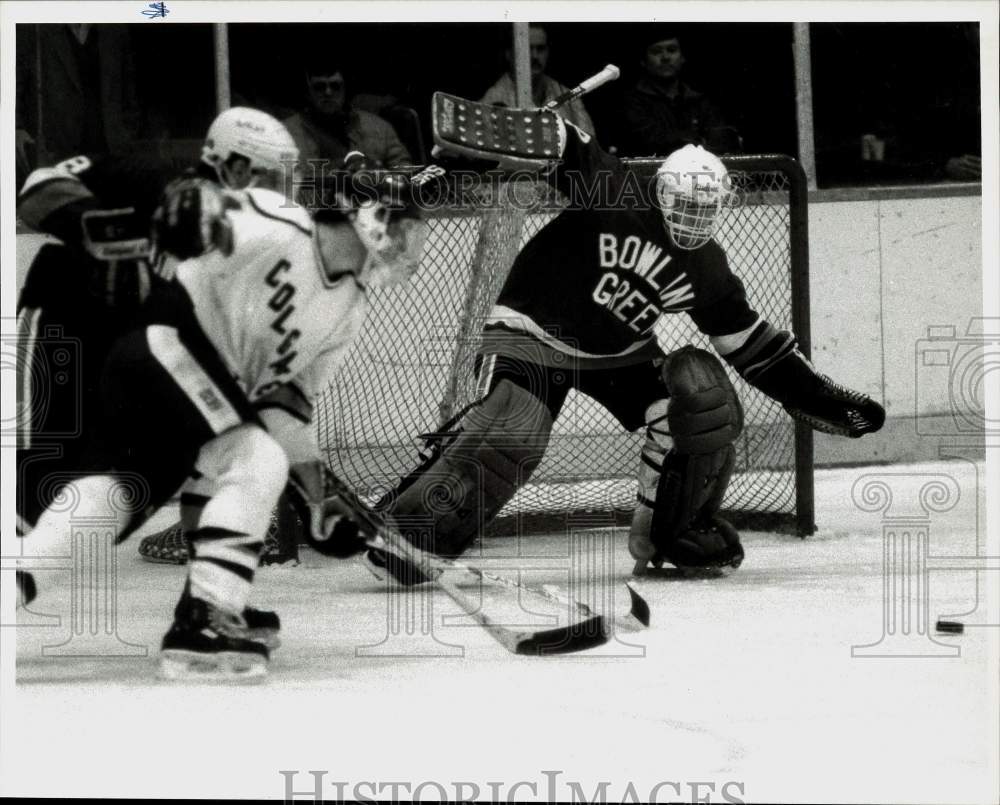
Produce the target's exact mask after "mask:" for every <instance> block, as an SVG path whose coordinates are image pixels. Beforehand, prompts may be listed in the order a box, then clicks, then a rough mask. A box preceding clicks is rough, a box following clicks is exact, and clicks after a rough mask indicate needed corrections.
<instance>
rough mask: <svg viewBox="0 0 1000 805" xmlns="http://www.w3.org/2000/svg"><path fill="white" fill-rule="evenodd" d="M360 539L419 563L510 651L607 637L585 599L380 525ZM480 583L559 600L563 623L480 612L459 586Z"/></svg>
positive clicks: (580, 644)
mask: <svg viewBox="0 0 1000 805" xmlns="http://www.w3.org/2000/svg"><path fill="white" fill-rule="evenodd" d="M366 544H367V545H368V546H369V547H371V548H374V549H376V550H380V551H385V552H388V553H391V554H393V555H394V556H396V557H397V558H399V559H400V560H402V561H404V562H407V563H409V564H411V565H414V566H416V567H417V568H419V569H420V571H421V572H422V573H424V574H425V575H426V576H428V577H429V578H430V580H431V581H432V582H433V583H434V584H436V585H437V586H438V587H439V588H440V589H441V590H443V591H444V592H445V593H446V594H447V595H448V597H449V598H451V600H452V601H454V602H455V603H456V604H458V606H459V607H460V608H461V609H462V610H463V611H464V612H465V613H466V614H467V615H469V617H471V618H472V619H473V620H474V621H475V622H476V623H478V624H479V625H480V626H482V627H483V628H484V629H485V630H486V631H487V632H489V633H490V635H492V636H493V638H494V639H496V641H497V642H498V643H500V644H501V645H502V646H503V647H504V648H506V649H507V650H508V651H510V652H512V653H514V654H531V655H536V656H540V655H546V654H566V653H570V652H574V651H581V650H583V649H587V648H593V647H594V646H599V645H602V644H604V643H606V642H607V641H608V631H607V627H606V625H605V621H604V616H603V615H598V614H596V613H595V612H594V611H593V610H591V609H590V607H588V606H587V605H586V604H582V603H580V602H578V601H571V600H569V599H566V598H563V597H562V596H560V595H558V594H555V593H552V592H549V591H548V590H542V589H538V588H535V587H529V586H527V585H525V584H522V583H520V582H517V581H514V580H513V579H508V578H505V577H503V576H498V575H497V574H495V573H491V572H489V571H487V570H482V569H480V568H478V567H474V566H472V565H465V564H462V563H460V562H455V561H452V560H449V559H444V558H443V557H440V556H436V555H434V554H430V553H427V552H426V551H422V550H420V549H419V548H417V547H416V546H415V545H412V544H410V543H409V542H408V541H407V540H406V539H404V538H403V537H402V536H400V535H398V534H396V533H395V532H394V531H392V530H391V529H388V528H386V527H385V526H379V528H378V532H377V535H376V536H375V537H372V538H369V539H368V540H367V541H366ZM483 582H492V583H493V584H496V585H498V586H499V587H502V588H504V589H506V590H508V591H513V592H514V593H515V595H516V597H517V599H518V601H521V602H523V601H524V599H525V598H528V599H531V598H537V599H544V600H546V601H550V602H553V603H556V604H560V605H561V606H563V607H565V608H566V610H567V617H568V618H569V621H568V622H567V623H566V624H565V625H563V626H556V627H551V628H550V627H539V628H531V627H511V626H507V625H504V624H503V623H500V622H499V620H498V619H497V618H496V617H494V616H492V615H491V614H490V613H489V612H487V611H486V608H485V606H484V602H483V601H482V600H481V598H480V597H479V596H478V595H476V594H471V593H468V592H466V591H465V590H464V589H462V588H463V587H469V586H475V587H477V588H478V587H479V586H480V585H481V584H482V583H483ZM643 603H645V602H643Z"/></svg>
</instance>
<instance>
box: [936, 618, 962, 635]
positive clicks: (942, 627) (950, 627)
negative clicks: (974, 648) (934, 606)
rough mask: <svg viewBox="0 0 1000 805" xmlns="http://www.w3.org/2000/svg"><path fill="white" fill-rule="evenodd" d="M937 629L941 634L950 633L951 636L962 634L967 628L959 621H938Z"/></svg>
mask: <svg viewBox="0 0 1000 805" xmlns="http://www.w3.org/2000/svg"><path fill="white" fill-rule="evenodd" d="M935 628H936V629H937V630H938V631H939V632H949V633H951V634H962V632H964V631H965V626H964V625H963V624H961V623H959V622H958V621H938V622H937V624H936V626H935Z"/></svg>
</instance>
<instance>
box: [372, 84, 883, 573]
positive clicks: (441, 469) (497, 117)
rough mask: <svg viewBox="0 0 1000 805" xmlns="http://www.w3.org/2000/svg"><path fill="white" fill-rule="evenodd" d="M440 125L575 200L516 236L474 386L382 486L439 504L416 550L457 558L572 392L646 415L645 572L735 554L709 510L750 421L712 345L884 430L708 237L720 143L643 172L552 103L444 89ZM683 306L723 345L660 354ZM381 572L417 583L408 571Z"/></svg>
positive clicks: (465, 149) (420, 509)
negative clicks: (465, 401)
mask: <svg viewBox="0 0 1000 805" xmlns="http://www.w3.org/2000/svg"><path fill="white" fill-rule="evenodd" d="M463 121H464V122H463ZM434 124H435V139H436V141H437V143H438V145H439V146H440V147H442V148H444V149H446V150H451V151H454V152H458V153H460V154H463V155H465V156H479V157H481V158H488V159H495V160H498V161H499V162H500V163H501V165H503V164H513V165H516V166H518V167H519V168H523V167H524V165H525V164H534V165H535V166H537V168H538V169H539V170H540V171H541V175H542V176H543V177H544V178H545V180H546V181H547V182H548V183H549V184H550V185H552V186H553V187H555V188H556V189H557V190H559V191H561V192H562V193H563V194H564V195H565V196H566V197H567V198H569V199H570V205H569V206H568V208H566V209H565V210H564V211H563V212H561V213H560V214H559V215H558V216H557V217H556V218H554V219H553V220H552V221H551V222H550V223H548V224H547V225H546V226H545V227H544V228H543V229H541V230H540V231H539V232H538V233H537V234H536V235H535V236H534V237H533V238H532V239H531V240H530V241H528V243H527V244H525V246H524V247H523V248H522V250H521V251H520V253H519V254H518V256H517V258H516V260H515V262H514V264H513V267H512V269H511V271H510V273H509V275H508V277H507V280H506V282H505V284H504V286H503V288H502V290H501V292H500V295H499V298H498V299H497V301H496V303H495V305H494V306H493V308H492V310H491V312H490V313H489V315H488V317H487V320H486V323H485V327H484V330H483V333H482V343H481V347H480V349H479V353H478V357H477V366H478V381H479V382H478V388H479V389H480V395H481V396H480V397H479V399H478V400H477V401H476V402H475V403H474V404H473V405H472V406H471V407H470V408H468V409H467V410H466V411H465V412H464V414H463V416H462V417H461V419H460V420H459V421H458V422H457V423H455V426H454V427H453V428H448V429H447V432H446V433H442V434H436V435H435V443H434V444H433V445H432V448H431V449H430V450H429V451H426V456H427V457H426V460H425V461H424V462H423V463H422V464H421V465H420V466H418V467H417V468H416V469H415V470H413V471H412V472H411V473H410V474H409V475H408V476H407V477H406V478H405V479H404V480H403V481H402V482H401V483H400V484H399V486H398V487H397V489H396V490H395V491H394V494H393V496H392V497H391V498H390V499H387V500H386V504H387V506H388V507H389V510H390V511H391V513H392V514H393V515H394V516H395V517H396V518H397V521H398V522H400V523H405V522H406V520H407V518H412V517H419V516H420V515H422V514H424V513H425V512H426V511H427V507H428V506H430V507H431V510H432V512H433V511H434V509H433V506H434V501H437V500H441V501H448V504H449V505H448V506H447V507H441V509H440V511H437V512H434V529H433V530H432V532H431V533H430V534H428V531H427V529H424V530H422V531H421V532H419V533H418V532H416V531H413V532H412V533H409V534H407V536H408V538H410V539H411V540H413V541H415V542H417V543H418V544H420V547H422V548H424V549H429V550H433V551H436V552H437V553H439V554H443V555H445V556H450V557H454V556H457V555H459V554H461V553H462V552H463V551H464V550H465V549H466V548H467V547H468V546H469V544H470V542H471V541H472V540H473V538H474V537H475V536H476V534H478V533H480V532H481V530H482V528H483V527H484V526H485V524H486V523H488V522H489V521H490V520H491V519H492V518H493V517H494V516H496V514H497V513H498V512H499V511H500V509H501V508H502V507H503V505H504V504H505V503H506V502H507V501H508V500H510V499H511V497H512V496H513V495H514V493H515V492H516V491H517V489H518V488H519V487H520V486H522V485H523V484H524V483H525V482H527V481H528V479H529V478H530V477H531V474H532V472H533V471H534V470H535V468H536V467H537V466H538V464H539V463H540V462H541V460H542V457H543V455H544V453H545V449H546V446H547V444H548V441H549V434H550V431H551V429H552V423H553V421H554V420H555V419H556V417H558V415H559V412H560V410H561V408H562V405H563V403H564V401H565V400H566V396H567V394H568V393H569V391H570V390H571V389H578V390H579V391H582V392H584V393H585V394H587V395H589V396H590V397H593V398H594V399H596V400H597V401H598V402H599V403H601V404H602V405H603V406H605V407H606V408H607V409H608V410H609V411H610V412H611V414H613V415H614V417H615V418H616V419H617V420H618V421H619V422H620V423H621V424H622V425H623V426H624V427H625V428H626V429H627V430H628V431H637V430H639V429H644V430H645V435H646V438H645V443H644V445H643V447H642V450H641V456H640V461H639V470H638V478H639V490H638V505H637V508H636V511H635V514H634V518H633V521H632V524H631V532H630V535H629V550H630V551H631V553H632V556H633V557H634V558H635V560H636V572H637V573H641V572H643V570H644V569H645V568H647V567H648V566H649V564H650V563H652V564H654V565H660V564H662V563H663V562H669V563H672V564H673V565H676V566H678V567H681V568H698V569H700V568H725V567H738V566H739V564H740V563H741V561H742V560H743V556H744V552H743V548H742V546H741V544H740V539H739V535H738V534H737V532H736V530H735V529H734V528H733V527H732V526H731V525H730V524H729V523H727V522H726V521H725V519H723V518H722V517H720V516H719V510H720V506H721V502H722V499H723V495H724V493H725V491H726V487H727V485H728V483H729V479H730V476H731V474H732V471H733V463H734V456H735V451H734V442H735V440H736V439H737V438H738V437H739V435H740V432H741V429H742V427H743V411H742V407H741V404H740V400H739V398H738V396H737V393H736V391H735V390H734V388H733V385H732V384H731V382H730V381H729V379H728V377H727V373H726V370H725V368H724V366H723V364H722V362H721V361H720V358H721V359H722V361H725V362H726V363H728V364H729V365H730V366H731V367H732V368H733V369H735V370H736V371H737V372H738V373H739V374H740V376H742V377H743V378H744V379H745V380H746V381H747V382H748V383H750V384H751V385H753V386H755V387H756V388H758V389H760V390H761V391H763V392H764V393H765V394H767V395H768V396H769V397H771V398H773V399H774V400H777V401H778V402H779V403H780V404H781V405H782V406H783V407H784V409H785V411H787V412H788V414H789V415H791V416H792V417H795V418H796V419H799V420H802V421H804V422H807V423H808V424H809V425H810V426H812V427H813V428H815V429H817V430H821V431H824V432H827V433H832V434H837V435H841V436H846V437H851V438H857V437H860V436H863V435H865V434H867V433H872V432H874V431H877V430H879V428H881V427H882V425H883V422H884V418H885V412H884V410H883V408H882V406H881V405H879V404H878V403H877V402H875V401H874V400H872V399H870V398H869V397H867V396H865V395H864V394H860V393H858V392H854V391H850V390H849V389H847V388H844V387H842V386H840V385H838V384H836V383H835V382H833V381H832V380H831V379H830V378H828V377H827V376H825V375H823V374H822V373H820V372H819V371H817V370H816V369H815V368H814V367H813V366H812V364H811V363H810V362H809V361H808V360H806V358H805V357H804V356H803V355H802V353H801V352H799V351H798V350H797V349H796V338H795V335H794V333H791V332H789V331H787V330H783V329H780V328H778V327H776V326H774V325H773V324H771V323H770V322H768V321H766V320H764V319H763V318H762V317H761V316H760V315H758V313H757V312H756V311H755V310H754V308H753V305H752V301H751V300H749V299H748V298H747V293H746V290H745V288H744V285H743V282H742V281H741V280H740V279H739V278H738V277H737V276H736V275H735V274H734V273H733V272H732V271H731V270H730V267H729V263H728V261H727V258H726V253H725V251H724V250H723V248H722V247H721V246H720V245H719V243H718V241H716V240H715V239H714V237H713V234H714V232H715V230H716V226H717V224H718V222H719V219H720V216H721V215H722V212H723V209H724V207H725V205H726V204H727V203H729V200H730V199H729V186H730V182H729V178H728V176H727V171H726V168H725V167H724V165H723V163H722V162H721V160H719V159H718V158H717V157H716V156H715V155H713V154H711V153H709V152H708V151H706V150H705V149H704V148H701V147H699V146H693V145H688V146H685V147H683V148H681V149H679V150H677V151H675V152H673V153H672V154H670V155H669V156H668V157H667V159H666V160H665V161H664V162H663V163H662V165H661V166H660V167H659V169H658V171H657V173H656V176H655V181H654V182H652V183H646V182H639V181H637V180H636V177H635V176H633V175H630V174H629V169H628V168H627V166H625V165H624V164H623V163H622V162H620V161H619V160H618V159H616V158H615V157H613V156H611V155H609V154H607V153H605V152H604V151H602V150H601V149H600V148H599V147H598V145H597V143H596V142H594V140H593V139H592V138H591V137H589V136H588V135H587V134H586V133H584V132H582V131H581V130H579V129H578V128H576V127H575V126H573V125H572V124H569V123H566V122H564V121H563V120H561V119H560V118H559V116H558V115H557V114H555V113H554V112H552V111H549V110H504V112H503V113H502V114H496V110H495V109H493V108H491V107H480V106H479V105H478V104H475V103H471V102H469V101H466V100H464V99H461V98H455V97H453V96H444V95H440V94H439V95H438V96H436V98H435V115H434ZM556 157H558V159H556ZM647 185H648V186H647ZM595 189H596V190H597V192H596V196H595V192H594V191H595ZM636 192H638V193H639V194H640V201H639V202H638V203H633V202H634V200H635V194H636ZM626 198H629V199H631V200H627V201H622V200H623V199H626ZM581 199H588V200H589V203H581V202H580V200H581ZM679 315H683V316H689V317H690V318H691V319H692V320H693V322H694V323H695V325H696V326H697V327H698V329H699V330H700V331H701V332H702V333H704V334H705V335H707V336H708V338H709V340H710V343H711V345H712V347H713V348H714V352H715V354H712V353H710V352H708V351H706V350H702V349H696V348H694V347H685V348H683V349H680V350H678V351H676V352H672V353H670V354H663V352H662V351H661V349H660V347H659V345H658V343H657V340H656V338H655V337H654V326H655V325H656V322H657V320H658V319H659V317H661V316H679ZM717 356H718V357H717ZM369 558H370V560H371V561H373V562H375V563H378V562H383V563H384V562H385V561H386V560H385V558H384V557H380V556H378V555H374V554H371V555H370V556H369ZM390 564H391V563H390ZM388 569H389V571H390V572H391V573H392V574H393V575H396V576H397V578H399V579H400V580H401V581H404V582H406V581H411V582H412V581H419V578H415V577H414V576H413V575H412V574H411V573H410V570H411V569H408V568H401V567H398V566H396V567H393V566H390V567H389V568H388ZM408 574H410V575H408Z"/></svg>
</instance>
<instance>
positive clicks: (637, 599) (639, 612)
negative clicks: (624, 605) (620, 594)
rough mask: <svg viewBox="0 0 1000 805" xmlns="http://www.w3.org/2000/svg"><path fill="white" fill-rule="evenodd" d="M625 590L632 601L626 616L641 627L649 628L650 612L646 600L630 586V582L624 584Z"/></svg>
mask: <svg viewBox="0 0 1000 805" xmlns="http://www.w3.org/2000/svg"><path fill="white" fill-rule="evenodd" d="M625 589H626V590H628V595H629V598H630V599H631V600H632V606H631V608H630V609H629V613H628V614H629V615H631V616H632V617H633V618H635V619H636V620H637V621H639V623H641V624H642V625H643V626H649V621H650V612H649V604H648V603H647V602H646V599H645V598H643V597H642V596H641V595H640V594H639V591H638V590H636V589H635V587H633V586H632V584H631V582H627V581H626V582H625Z"/></svg>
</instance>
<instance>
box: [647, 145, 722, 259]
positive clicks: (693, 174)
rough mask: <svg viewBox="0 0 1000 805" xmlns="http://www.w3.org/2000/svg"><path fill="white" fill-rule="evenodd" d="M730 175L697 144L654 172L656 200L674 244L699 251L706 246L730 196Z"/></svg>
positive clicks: (716, 159)
mask: <svg viewBox="0 0 1000 805" xmlns="http://www.w3.org/2000/svg"><path fill="white" fill-rule="evenodd" d="M729 184H730V183H729V173H728V171H726V167H725V165H723V164H722V160H720V159H719V158H718V157H717V156H715V154H713V153H711V152H710V151H706V150H705V149H704V148H702V147H701V146H700V145H685V146H684V147H683V148H679V149H677V150H676V151H674V152H673V153H672V154H671V155H670V156H668V157H667V158H666V160H664V162H663V164H662V165H660V167H659V169H658V170H657V171H656V197H657V201H658V202H659V205H660V210H661V211H662V212H663V218H664V221H665V222H666V225H667V230H668V231H669V232H670V237H671V239H672V240H673V242H674V244H675V245H676V246H677V247H678V248H681V249H688V250H693V249H698V248H700V247H702V246H704V245H705V244H706V243H708V241H709V240H711V239H712V236H713V235H714V234H715V230H716V228H717V226H718V224H719V219H720V218H721V216H722V209H723V207H724V206H725V205H726V203H727V202H728V200H729V196H730V187H729Z"/></svg>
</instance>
